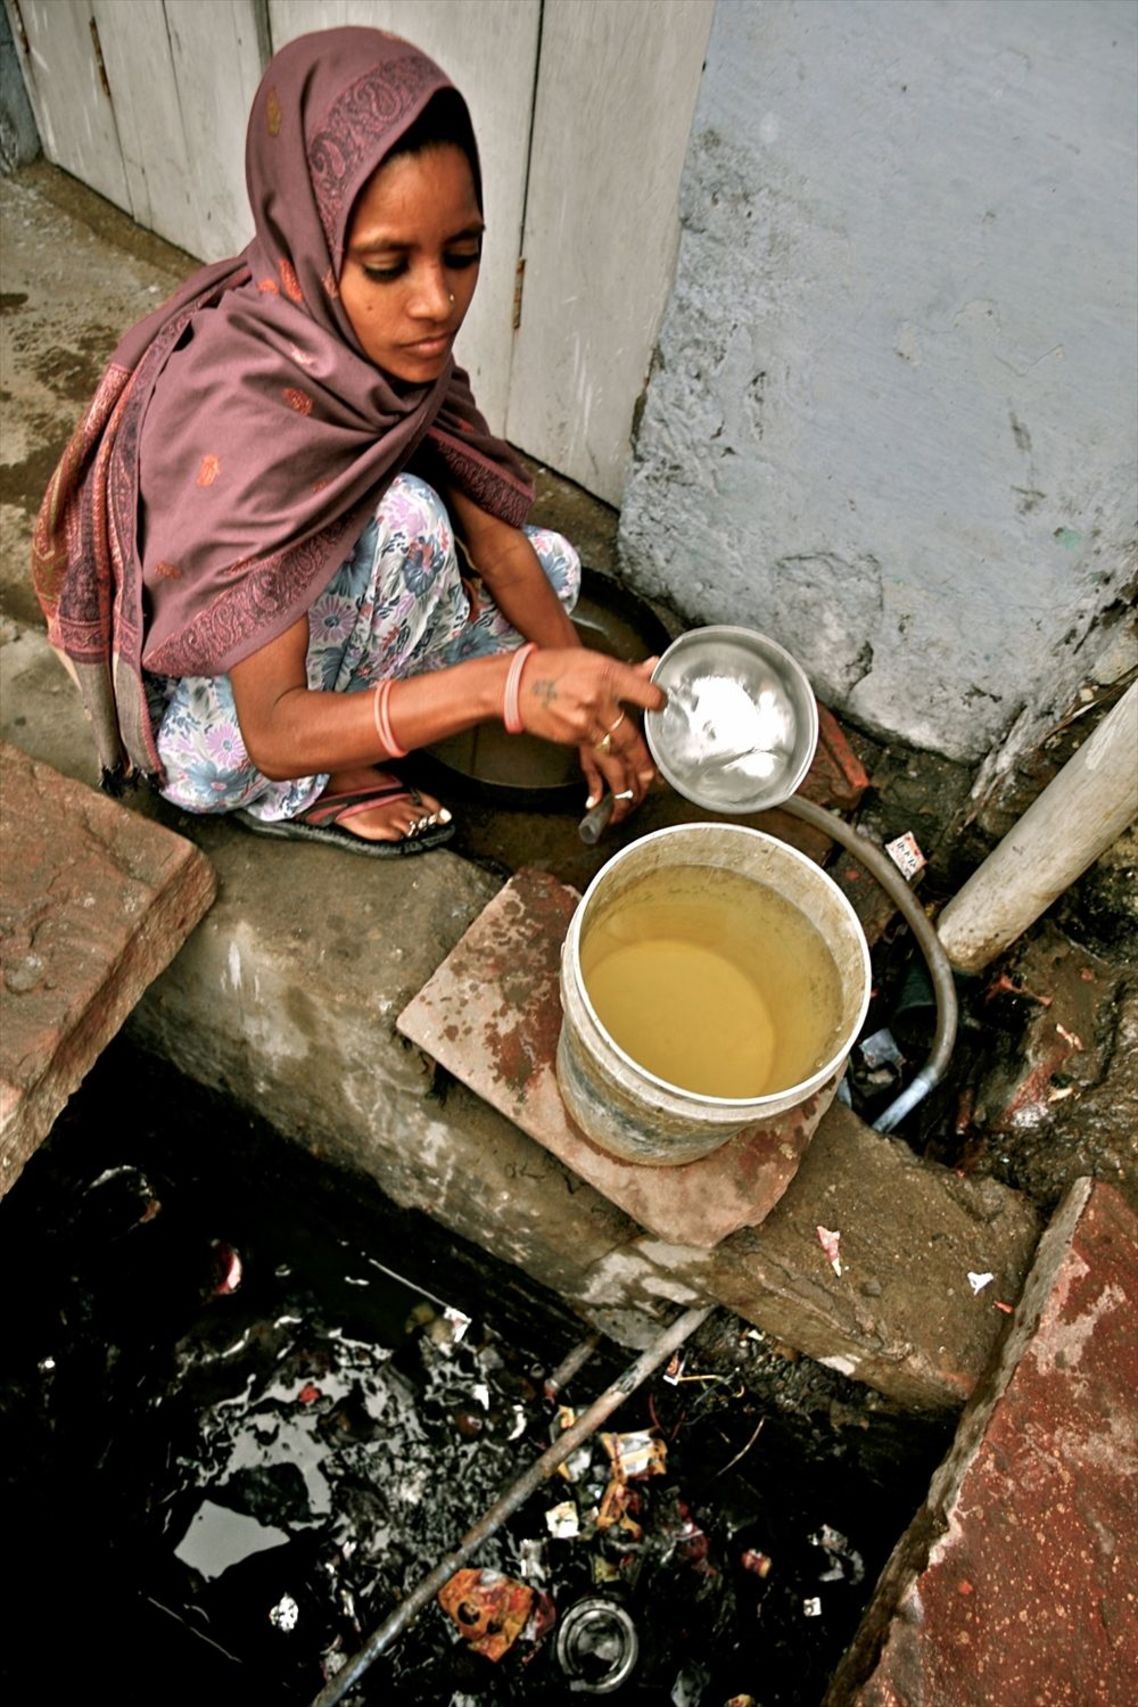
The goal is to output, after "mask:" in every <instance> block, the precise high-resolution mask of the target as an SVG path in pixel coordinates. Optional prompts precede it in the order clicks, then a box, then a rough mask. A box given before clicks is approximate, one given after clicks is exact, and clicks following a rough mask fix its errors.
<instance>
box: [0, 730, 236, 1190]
mask: <svg viewBox="0 0 1138 1707" xmlns="http://www.w3.org/2000/svg"><path fill="white" fill-rule="evenodd" d="M0 793H2V796H3V804H4V811H3V818H2V820H0V871H2V873H3V878H2V887H0V977H2V983H0V1010H2V1019H3V1024H2V1028H0V1194H3V1193H4V1192H6V1191H7V1190H8V1188H9V1187H10V1186H11V1185H13V1184H14V1182H15V1180H16V1178H17V1177H18V1175H19V1173H20V1170H21V1169H22V1167H23V1166H24V1163H25V1162H26V1161H27V1160H28V1157H29V1156H31V1155H32V1154H33V1152H34V1151H35V1149H36V1148H37V1147H38V1145H39V1144H40V1143H41V1142H42V1141H43V1139H44V1138H45V1137H46V1136H47V1134H48V1132H49V1131H50V1130H51V1127H52V1123H53V1122H54V1120H55V1117H56V1115H57V1114H58V1113H59V1111H60V1109H61V1108H62V1107H63V1105H64V1103H65V1102H66V1101H67V1099H68V1097H69V1096H70V1095H71V1093H72V1092H73V1091H74V1090H75V1089H76V1088H77V1086H78V1085H79V1083H80V1081H81V1080H82V1079H83V1077H84V1075H85V1074H86V1072H87V1071H88V1069H89V1068H90V1067H91V1065H92V1063H93V1062H94V1061H95V1059H96V1057H97V1056H98V1055H99V1053H100V1051H101V1050H102V1049H103V1048H104V1047H105V1045H106V1044H107V1043H109V1041H110V1039H111V1038H112V1037H113V1036H114V1035H115V1033H116V1032H117V1031H118V1029H119V1027H120V1026H121V1025H122V1023H123V1021H124V1020H125V1018H126V1016H127V1015H128V1013H129V1012H130V1011H131V1009H132V1008H133V1007H134V1005H135V1003H136V1002H137V1001H138V999H139V997H140V996H141V995H142V993H143V991H144V990H145V989H146V987H147V985H148V984H150V983H151V982H152V980H153V979H154V978H155V977H157V975H158V974H159V973H160V972H162V971H164V970H165V968H166V967H167V966H168V965H169V963H170V961H171V960H172V959H173V957H174V955H175V954H176V953H177V952H178V950H179V949H180V948H181V946H182V944H183V943H184V942H185V940H186V938H187V937H188V936H189V934H190V932H191V931H192V930H193V928H194V926H195V925H196V924H197V923H198V921H199V919H201V917H202V916H203V914H204V913H205V912H206V911H207V909H208V908H209V906H210V903H211V902H212V900H213V897H214V893H215V890H216V880H215V877H214V874H213V870H212V868H211V866H210V864H209V861H208V860H207V859H206V858H205V857H204V855H203V854H202V853H200V852H199V850H198V849H197V848H196V847H194V846H193V844H192V843H190V842H187V841H185V840H184V839H183V838H182V837H181V836H176V835H173V834H172V833H171V832H170V831H169V830H166V829H163V828H162V826H161V825H158V824H148V823H147V822H145V820H143V819H140V818H137V817H135V816H134V815H132V814H131V813H130V812H128V811H127V810H126V809H125V808H124V807H122V806H120V805H119V804H118V803H117V802H116V801H113V800H109V799H108V798H107V797H106V796H105V795H102V794H99V793H97V792H96V791H95V790H94V789H91V788H87V787H86V786H84V784H82V783H77V782H72V781H69V780H68V779H67V778H65V777H63V776H60V774H59V773H58V772H57V771H54V770H52V769H51V768H50V767H49V766H47V765H43V764H37V763H36V762H35V761H34V760H33V759H30V758H28V756H27V755H26V754H24V753H22V752H20V751H18V750H17V749H16V748H15V747H11V746H8V745H7V744H0Z"/></svg>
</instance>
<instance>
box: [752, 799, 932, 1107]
mask: <svg viewBox="0 0 1138 1707" xmlns="http://www.w3.org/2000/svg"><path fill="white" fill-rule="evenodd" d="M780 810H781V811H783V812H789V813H790V814H791V816H792V817H795V818H801V819H802V821H803V823H804V824H810V825H812V826H813V828H814V829H816V830H821V831H822V833H823V835H826V836H831V837H832V838H833V840H834V841H836V842H840V843H841V845H842V846H843V847H844V848H845V849H846V851H847V852H848V853H851V854H852V855H853V857H854V858H855V859H856V860H858V861H859V862H860V864H862V865H863V866H864V867H865V869H866V871H868V872H869V874H870V876H871V877H875V878H876V879H877V881H878V883H880V885H881V887H882V888H883V889H884V890H885V892H886V893H887V895H888V896H889V897H890V899H891V900H893V901H895V902H896V903H897V906H898V908H899V910H900V911H901V913H902V914H903V915H904V918H905V921H906V923H907V924H908V926H909V929H910V930H911V931H912V933H913V935H914V936H915V937H916V939H917V943H918V945H919V947H920V950H921V953H922V954H923V955H924V957H925V962H926V964H927V966H928V969H929V977H930V978H931V979H932V985H933V994H934V995H935V997H936V1028H935V1030H934V1032H933V1042H932V1048H931V1050H930V1051H929V1056H928V1059H927V1060H926V1062H925V1064H924V1066H923V1067H922V1068H921V1070H920V1072H919V1073H918V1074H917V1076H916V1078H915V1079H914V1080H913V1081H912V1083H911V1084H910V1085H909V1086H907V1088H906V1089H905V1090H903V1091H902V1092H901V1094H900V1096H898V1097H895V1098H894V1100H893V1101H892V1102H891V1103H890V1104H889V1106H888V1108H886V1109H885V1110H884V1112H883V1113H882V1114H879V1115H878V1117H877V1119H876V1120H875V1121H874V1123H873V1126H874V1130H875V1131H877V1132H892V1131H893V1130H894V1128H895V1127H896V1126H898V1125H899V1124H900V1123H901V1121H902V1120H903V1119H904V1118H905V1116H906V1115H907V1114H911V1113H912V1111H913V1109H914V1108H916V1106H917V1104H918V1103H919V1102H922V1101H923V1100H924V1098H925V1097H926V1096H927V1095H928V1093H929V1092H930V1091H931V1090H932V1088H933V1086H934V1085H936V1084H939V1082H940V1080H941V1079H942V1078H943V1077H944V1074H945V1071H946V1069H947V1067H948V1063H949V1061H950V1060H951V1059H952V1050H953V1045H954V1044H955V1042H956V1024H957V1015H958V1004H957V1000H956V985H955V983H954V981H953V976H952V966H951V965H950V963H949V959H948V956H947V954H946V953H945V952H944V949H943V947H942V946H941V941H940V938H939V937H938V936H937V934H936V931H935V930H934V929H933V927H932V925H931V924H930V922H929V920H928V919H927V918H926V916H925V910H924V908H923V907H922V906H921V904H920V902H919V901H918V900H917V898H916V896H915V895H914V894H913V891H912V890H911V889H910V888H909V885H908V884H907V883H906V881H905V879H904V878H903V877H902V876H901V873H900V872H899V871H898V870H897V867H896V866H895V865H894V864H893V861H892V860H891V859H890V858H889V855H888V854H886V853H883V852H882V851H881V849H880V848H879V847H877V846H876V845H875V844H874V843H873V842H871V841H867V839H866V838H865V837H864V836H859V835H858V833H857V831H856V830H855V829H853V828H852V827H851V826H850V825H849V824H847V823H846V821H845V819H844V818H839V817H838V815H837V813H836V812H827V811H826V809H825V807H823V806H815V805H814V804H813V802H812V801H809V800H803V799H802V798H801V797H800V796H799V795H794V796H793V798H792V799H790V800H787V801H784V802H783V804H782V807H781V808H780Z"/></svg>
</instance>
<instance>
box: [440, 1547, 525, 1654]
mask: <svg viewBox="0 0 1138 1707" xmlns="http://www.w3.org/2000/svg"><path fill="white" fill-rule="evenodd" d="M438 1599H439V1605H440V1606H441V1607H442V1609H443V1611H444V1612H445V1613H447V1615H448V1616H449V1617H450V1618H452V1619H453V1620H454V1622H455V1623H456V1624H457V1626H458V1628H459V1631H460V1632H461V1634H462V1637H463V1640H464V1641H465V1642H466V1645H467V1646H468V1647H469V1648H472V1649H473V1651H474V1652H475V1653H476V1654H482V1655H483V1657H484V1658H485V1659H488V1660H494V1661H497V1660H500V1659H501V1658H502V1655H503V1654H505V1653H508V1652H509V1650H510V1649H511V1648H512V1647H513V1645H514V1643H515V1642H516V1641H517V1639H518V1637H519V1636H520V1635H521V1633H522V1631H523V1630H524V1629H525V1627H526V1624H527V1623H528V1621H529V1616H530V1612H531V1610H532V1608H533V1601H534V1591H533V1589H532V1588H531V1587H530V1586H529V1584H528V1583H520V1582H515V1581H514V1580H513V1579H512V1578H511V1577H507V1576H503V1575H502V1573H501V1572H500V1571H490V1570H481V1571H475V1570H465V1571H456V1572H455V1574H454V1576H453V1577H451V1579H450V1581H449V1582H447V1583H444V1585H443V1587H442V1588H441V1589H440V1590H439V1596H438Z"/></svg>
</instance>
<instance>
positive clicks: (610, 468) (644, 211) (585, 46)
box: [506, 0, 715, 504]
mask: <svg viewBox="0 0 1138 1707" xmlns="http://www.w3.org/2000/svg"><path fill="white" fill-rule="evenodd" d="M714 9H715V8H714V0H545V7H544V13H543V19H542V31H541V63H540V66H539V69H538V85H537V102H536V106H535V110H534V126H533V141H532V150H531V156H530V175H529V193H528V196H527V200H526V223H525V246H524V256H525V274H524V290H523V296H522V309H521V323H520V325H519V328H518V332H517V335H516V341H515V347H514V360H513V367H512V370H511V375H510V402H509V410H508V412H507V415H506V435H507V437H508V438H509V439H510V440H511V441H512V442H513V443H514V444H517V445H520V446H521V447H522V449H523V450H527V451H529V452H530V453H531V455H533V456H536V457H539V458H540V459H541V461H543V462H545V463H547V464H548V465H549V467H551V468H555V469H557V470H558V471H559V472H560V473H562V474H567V475H569V476H570V477H571V478H572V479H573V480H576V481H577V482H578V484H579V485H581V486H584V487H585V488H586V490H587V491H590V492H595V493H597V494H598V495H599V496H600V497H602V498H606V499H607V500H608V501H609V503H611V504H619V503H620V500H621V496H622V493H623V490H624V482H625V476H626V474H627V472H628V464H629V459H630V455H631V433H632V421H633V415H634V412H635V410H636V405H637V402H638V400H639V398H640V396H641V394H642V392H643V390H644V386H645V384H646V383H647V379H648V365H649V362H650V361H651V358H652V350H653V347H654V345H655V342H656V336H657V333H658V331H659V327H660V320H661V317H662V315H663V312H664V306H665V304H666V302H667V300H668V294H669V292H670V290H671V287H672V278H673V274H674V271H675V259H676V248H677V244H678V242H679V229H680V228H679V186H680V174H681V172H682V170H683V162H684V154H685V152H686V149H687V142H688V133H689V132H690V130H691V122H692V115H693V113H694V110H695V101H696V95H697V93H698V90H699V80H700V75H701V73H702V70H703V58H704V52H705V49H706V47H707V38H708V33H709V31H710V29H711V18H712V13H713V11H714Z"/></svg>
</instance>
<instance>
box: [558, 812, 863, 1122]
mask: <svg viewBox="0 0 1138 1707" xmlns="http://www.w3.org/2000/svg"><path fill="white" fill-rule="evenodd" d="M693 830H717V831H719V832H720V833H721V834H722V833H724V832H726V833H727V834H729V835H738V836H746V837H750V838H753V839H755V840H758V841H760V842H765V843H766V844H767V845H768V846H772V847H775V848H777V849H778V852H779V855H780V857H781V856H782V855H789V856H790V858H791V859H792V860H794V861H797V862H798V863H799V864H800V865H802V866H805V867H808V868H809V870H810V872H811V874H812V878H821V879H822V881H823V887H827V886H828V887H829V889H830V890H831V891H832V892H833V899H834V900H835V901H836V902H837V903H838V910H839V912H840V913H843V914H844V915H845V917H846V921H847V923H848V924H849V925H850V926H851V928H852V931H853V934H854V937H855V939H856V941H857V944H858V947H859V949H860V956H859V958H860V963H861V970H862V997H861V1002H860V1004H859V1008H858V1014H857V1021H856V1024H852V1025H851V1026H850V1027H849V1028H848V1029H847V1030H846V1032H845V1034H844V1036H845V1039H846V1041H843V1043H842V1044H841V1045H840V1046H839V1047H838V1048H837V1049H836V1050H834V1052H833V1053H832V1054H831V1055H829V1056H827V1058H826V1060H825V1061H824V1062H823V1063H822V1065H821V1066H820V1067H817V1068H816V1069H815V1070H814V1072H813V1073H811V1075H810V1077H809V1078H807V1079H800V1080H799V1081H798V1083H797V1084H794V1085H786V1086H785V1087H784V1088H783V1089H782V1090H778V1091H771V1092H770V1093H769V1094H767V1095H766V1096H758V1097H717V1096H711V1095H710V1094H707V1093H704V1092H702V1091H693V1090H689V1089H687V1088H686V1087H685V1086H684V1085H677V1084H673V1082H672V1081H671V1080H670V1079H662V1078H660V1076H659V1074H657V1073H653V1072H651V1071H650V1070H649V1069H648V1068H647V1067H645V1066H644V1065H643V1064H642V1063H641V1062H640V1061H638V1060H637V1059H636V1057H635V1056H633V1055H630V1054H629V1053H628V1051H627V1050H626V1049H622V1048H621V1046H620V1044H619V1043H618V1042H617V1041H616V1039H615V1038H614V1037H613V1035H612V1033H611V1032H610V1031H609V1029H608V1027H607V1026H606V1025H605V1024H604V1023H603V1021H602V1020H601V1018H600V1016H599V1014H598V1013H597V1010H596V1008H594V1006H593V1003H592V999H591V997H590V996H589V992H588V987H587V985H586V983H585V977H584V974H583V972H582V971H581V956H580V941H581V925H582V921H583V919H584V917H585V914H586V912H587V911H588V908H589V903H590V902H591V901H592V899H593V896H594V894H595V892H596V890H597V887H598V885H599V884H600V882H601V880H602V879H603V878H604V877H605V876H606V875H607V874H608V873H609V872H611V871H612V869H613V868H614V866H617V865H619V864H621V863H622V862H623V861H624V860H626V859H628V858H629V857H630V855H632V854H634V853H636V852H637V851H638V850H639V849H642V848H644V847H646V846H647V845H648V844H649V843H650V842H659V841H661V840H662V839H663V838H664V837H665V836H684V835H690V833H691V832H692V831H693ZM800 910H801V909H800ZM565 949H566V950H567V951H569V952H570V953H571V956H572V964H573V969H574V974H575V977H574V982H575V985H576V992H575V993H576V995H577V998H578V1000H579V1001H580V1002H581V1004H582V1006H583V1007H584V1008H585V1010H586V1012H587V1013H588V1016H589V1018H590V1020H591V1021H592V1022H593V1024H594V1025H595V1026H596V1028H597V1030H598V1031H599V1032H600V1034H601V1036H602V1037H603V1038H604V1040H605V1042H606V1043H607V1044H608V1046H609V1048H610V1049H611V1050H612V1051H613V1053H614V1054H615V1055H617V1056H619V1058H620V1059H621V1060H622V1061H623V1062H624V1063H625V1064H626V1065H627V1066H629V1067H631V1068H632V1069H633V1070H634V1072H636V1073H639V1074H640V1076H641V1077H642V1078H643V1079H645V1080H646V1081H647V1082H648V1083H649V1084H651V1085H654V1086H657V1087H658V1088H659V1089H660V1090H662V1091H666V1092H667V1093H668V1095H669V1096H672V1097H675V1098H677V1099H678V1100H680V1101H681V1102H685V1103H695V1104H698V1105H699V1106H700V1107H701V1108H705V1109H706V1108H712V1109H714V1110H717V1111H719V1110H721V1111H723V1112H724V1113H737V1112H739V1111H741V1110H757V1115H756V1119H759V1118H761V1117H762V1115H763V1113H764V1112H768V1111H769V1112H774V1113H777V1112H778V1110H777V1109H775V1106H774V1105H775V1104H776V1103H777V1104H781V1105H783V1106H784V1107H791V1108H792V1107H794V1106H795V1104H796V1103H798V1102H804V1101H805V1100H806V1098H807V1097H809V1096H812V1095H813V1094H814V1092H815V1091H817V1090H820V1089H821V1088H822V1086H823V1085H825V1084H826V1082H827V1081H828V1080H829V1079H830V1078H831V1076H832V1075H833V1074H834V1073H835V1072H836V1071H837V1070H838V1068H839V1067H840V1066H841V1064H842V1063H843V1062H844V1061H845V1059H846V1058H847V1056H848V1055H849V1053H850V1050H851V1049H852V1048H853V1045H854V1043H855V1041H856V1039H857V1035H858V1033H859V1032H860V1030H861V1028H862V1026H863V1025H864V1024H865V1016H866V1014H867V1013H868V1012H869V1002H870V994H871V989H872V984H873V976H872V973H873V967H872V962H871V960H870V953H869V943H868V942H867V940H866V935H865V931H864V929H863V927H862V923H861V920H860V919H859V918H858V916H857V913H856V912H855V911H854V908H853V906H852V904H851V902H850V900H849V897H848V896H846V895H843V893H842V891H841V890H840V889H839V888H838V885H837V884H836V883H835V882H834V879H833V878H832V877H831V876H830V874H829V872H827V871H823V870H822V867H821V866H820V865H817V864H816V863H815V861H814V860H812V859H811V858H810V856H809V855H808V854H804V853H802V852H801V850H800V849H799V848H795V847H791V845H790V843H789V842H784V841H781V840H780V839H779V837H778V836H772V835H770V834H769V833H768V832H767V831H766V830H754V829H752V828H751V826H750V825H749V824H716V823H713V822H711V820H700V821H698V822H696V823H694V824H667V825H665V826H664V827H663V829H660V830H650V831H649V832H648V834H647V835H645V836H639V837H637V839H636V840H635V841H633V842H629V844H628V846H627V847H624V848H621V849H620V851H619V852H618V853H615V854H613V856H612V858H611V859H608V860H606V861H605V863H604V865H602V867H601V869H600V870H599V871H598V872H597V873H596V874H595V876H594V877H593V879H592V881H591V882H590V884H589V886H588V888H587V889H586V890H585V892H584V894H583V895H582V896H581V899H580V901H579V902H578V904H577V907H576V910H575V911H574V913H573V917H572V919H571V920H570V921H569V929H568V931H567V933H566V936H565ZM787 1098H790V1099H791V1100H790V1101H789V1102H787Z"/></svg>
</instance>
